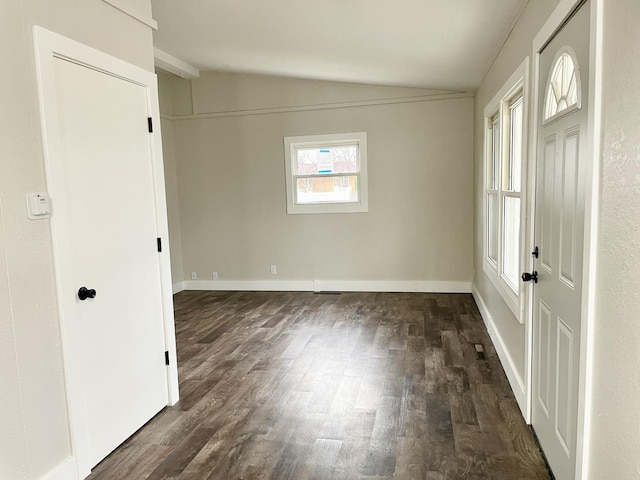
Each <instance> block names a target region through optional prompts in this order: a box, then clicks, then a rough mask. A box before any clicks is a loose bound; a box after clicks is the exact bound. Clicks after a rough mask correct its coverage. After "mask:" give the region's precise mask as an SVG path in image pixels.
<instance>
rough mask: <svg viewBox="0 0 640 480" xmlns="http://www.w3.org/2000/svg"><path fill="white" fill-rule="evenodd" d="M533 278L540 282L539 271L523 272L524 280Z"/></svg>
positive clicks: (534, 280) (535, 281) (528, 280)
mask: <svg viewBox="0 0 640 480" xmlns="http://www.w3.org/2000/svg"><path fill="white" fill-rule="evenodd" d="M531 280H533V283H538V272H536V271H535V270H534V271H533V273H529V272H524V273H523V274H522V281H523V282H530V281H531Z"/></svg>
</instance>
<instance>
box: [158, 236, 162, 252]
mask: <svg viewBox="0 0 640 480" xmlns="http://www.w3.org/2000/svg"><path fill="white" fill-rule="evenodd" d="M161 251H162V239H161V238H160V237H158V252H161Z"/></svg>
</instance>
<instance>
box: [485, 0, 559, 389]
mask: <svg viewBox="0 0 640 480" xmlns="http://www.w3.org/2000/svg"><path fill="white" fill-rule="evenodd" d="M557 4H558V0H535V1H531V2H529V3H528V4H527V7H526V8H525V10H524V11H523V12H522V15H521V17H520V19H519V20H518V22H517V24H516V26H515V27H514V29H513V31H512V32H511V34H510V35H509V38H508V39H507V41H506V43H505V45H504V46H503V48H502V50H501V51H500V54H499V55H498V57H497V58H496V60H495V62H494V63H493V65H492V67H491V69H490V70H489V72H488V73H487V75H486V77H485V79H484V81H483V82H482V84H481V85H480V86H479V87H478V90H477V91H476V97H475V107H474V112H475V116H474V126H475V130H474V131H475V135H474V182H473V183H474V197H473V198H474V270H475V277H474V287H475V288H476V289H477V293H479V295H480V296H481V298H482V299H483V301H484V303H485V304H486V306H487V309H488V310H489V314H490V315H491V317H492V319H493V322H494V323H495V329H496V332H497V335H498V336H499V337H500V338H501V339H502V343H503V345H504V348H505V350H506V354H507V355H508V356H509V357H510V359H511V360H512V363H511V364H508V363H507V364H505V370H508V369H512V370H513V371H514V372H515V374H516V375H517V376H518V377H520V379H521V380H524V378H525V327H524V325H522V324H520V323H519V322H518V320H517V319H516V318H515V317H514V315H513V314H512V313H511V310H509V307H508V306H507V305H506V303H505V302H504V301H503V300H502V297H501V296H500V294H499V293H498V291H497V290H496V289H495V287H494V286H493V284H492V283H491V281H490V280H489V278H487V276H486V275H485V273H484V272H483V270H482V261H483V235H484V233H483V223H482V219H483V211H482V196H483V191H484V190H483V183H482V182H483V172H484V158H483V152H484V118H483V112H484V108H485V107H486V106H487V104H488V103H489V101H490V100H491V99H492V97H493V96H494V95H495V94H496V93H497V92H498V90H500V88H501V87H502V85H503V84H504V83H505V82H506V81H507V80H508V79H509V77H510V76H511V74H512V73H513V72H515V70H516V69H517V68H518V66H519V65H520V64H521V63H522V61H523V60H524V59H525V58H526V57H527V56H529V57H530V56H531V49H532V42H533V38H534V37H535V36H536V34H537V33H538V31H539V30H540V28H541V27H542V25H543V24H544V22H545V21H546V20H547V18H548V17H549V15H550V14H551V12H553V10H554V9H555V7H556V6H557ZM494 343H496V342H495V341H494ZM501 360H502V361H503V363H505V360H506V359H505V357H502V358H501ZM512 386H513V385H512ZM514 390H515V388H514Z"/></svg>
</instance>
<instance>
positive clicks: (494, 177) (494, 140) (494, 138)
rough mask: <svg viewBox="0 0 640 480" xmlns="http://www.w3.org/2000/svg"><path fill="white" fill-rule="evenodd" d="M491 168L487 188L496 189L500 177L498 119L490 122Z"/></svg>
mask: <svg viewBox="0 0 640 480" xmlns="http://www.w3.org/2000/svg"><path fill="white" fill-rule="evenodd" d="M490 158H491V168H490V170H489V188H490V189H491V190H497V189H498V178H499V175H500V118H499V117H497V116H496V117H495V118H494V119H493V120H492V121H491V156H490Z"/></svg>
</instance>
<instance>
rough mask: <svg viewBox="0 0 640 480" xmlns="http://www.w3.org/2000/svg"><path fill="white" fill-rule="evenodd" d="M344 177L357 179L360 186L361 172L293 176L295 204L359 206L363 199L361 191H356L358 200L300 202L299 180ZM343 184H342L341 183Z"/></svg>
mask: <svg viewBox="0 0 640 480" xmlns="http://www.w3.org/2000/svg"><path fill="white" fill-rule="evenodd" d="M344 177H356V185H357V186H360V172H353V173H320V174H316V175H310V174H308V175H293V196H294V203H295V204H296V205H344V204H358V203H360V200H361V197H360V191H359V189H358V190H356V194H357V197H358V198H357V199H356V200H337V201H336V200H317V201H313V202H301V201H299V198H298V195H299V191H298V180H300V179H305V178H310V179H315V178H321V179H327V178H344ZM341 184H342V182H341Z"/></svg>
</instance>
